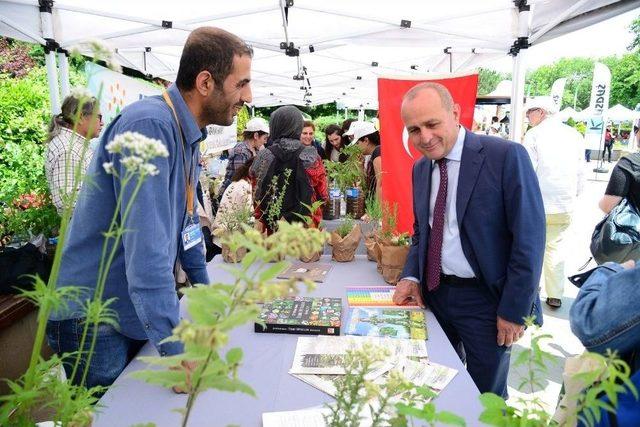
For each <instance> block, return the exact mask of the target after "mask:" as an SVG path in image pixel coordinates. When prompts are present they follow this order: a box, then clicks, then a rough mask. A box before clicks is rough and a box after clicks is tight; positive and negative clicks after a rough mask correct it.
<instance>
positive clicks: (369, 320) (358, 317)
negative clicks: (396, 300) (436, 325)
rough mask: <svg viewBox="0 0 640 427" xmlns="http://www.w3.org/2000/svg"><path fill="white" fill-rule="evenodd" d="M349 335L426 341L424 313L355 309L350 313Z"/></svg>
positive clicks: (388, 309)
mask: <svg viewBox="0 0 640 427" xmlns="http://www.w3.org/2000/svg"><path fill="white" fill-rule="evenodd" d="M346 334H347V335H359V336H368V337H390V338H405V339H420V340H426V339H427V337H428V334H427V322H426V318H425V316H424V311H421V310H406V309H398V308H366V307H355V308H352V309H351V311H350V316H349V322H348V323H347V327H346Z"/></svg>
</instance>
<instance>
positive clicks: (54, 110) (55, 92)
mask: <svg viewBox="0 0 640 427" xmlns="http://www.w3.org/2000/svg"><path fill="white" fill-rule="evenodd" d="M55 55H56V54H55V53H54V52H53V51H49V52H48V53H46V54H45V57H44V59H45V62H46V64H47V80H48V81H49V101H50V102H51V114H54V115H55V114H59V113H60V111H61V110H60V88H59V87H58V69H57V67H56V56H55Z"/></svg>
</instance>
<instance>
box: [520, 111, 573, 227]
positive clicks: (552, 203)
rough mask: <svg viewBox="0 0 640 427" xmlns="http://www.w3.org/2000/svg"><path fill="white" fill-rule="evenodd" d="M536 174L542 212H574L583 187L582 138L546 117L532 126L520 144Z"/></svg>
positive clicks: (570, 128) (556, 120)
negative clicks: (527, 154)
mask: <svg viewBox="0 0 640 427" xmlns="http://www.w3.org/2000/svg"><path fill="white" fill-rule="evenodd" d="M522 145H524V147H525V148H526V149H527V152H528V153H529V157H530V158H531V163H532V164H533V169H534V170H535V171H536V175H538V182H539V183H540V192H541V193H542V201H543V202H544V210H545V213H546V214H547V215H548V214H557V213H568V212H573V209H574V207H575V204H576V199H577V196H578V195H579V194H580V193H581V192H582V188H583V187H584V178H585V177H584V166H583V164H584V163H583V162H584V147H585V143H584V138H583V137H582V135H580V133H579V132H578V131H577V130H575V129H573V128H572V127H570V126H567V125H565V124H564V123H562V122H561V121H560V120H558V119H556V118H554V117H549V118H546V119H544V120H543V121H542V122H540V123H539V124H538V125H537V126H535V127H533V128H532V129H531V130H529V131H528V132H527V134H526V135H525V136H524V142H523V143H522Z"/></svg>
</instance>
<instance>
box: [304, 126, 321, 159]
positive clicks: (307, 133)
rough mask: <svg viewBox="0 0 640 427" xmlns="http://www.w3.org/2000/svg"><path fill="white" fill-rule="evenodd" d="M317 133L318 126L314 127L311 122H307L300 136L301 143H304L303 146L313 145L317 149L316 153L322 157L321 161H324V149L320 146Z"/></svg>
mask: <svg viewBox="0 0 640 427" xmlns="http://www.w3.org/2000/svg"><path fill="white" fill-rule="evenodd" d="M315 132H316V125H314V124H313V122H312V121H310V120H305V121H304V126H303V127H302V133H301V134H300V142H301V143H302V145H306V146H311V145H312V146H313V147H315V149H316V151H317V152H318V156H320V158H321V159H324V156H325V153H324V148H323V147H322V145H320V142H318V141H317V140H316V139H315Z"/></svg>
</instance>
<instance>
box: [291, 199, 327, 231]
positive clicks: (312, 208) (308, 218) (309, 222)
mask: <svg viewBox="0 0 640 427" xmlns="http://www.w3.org/2000/svg"><path fill="white" fill-rule="evenodd" d="M301 203H302V206H304V208H305V209H306V210H307V212H308V215H300V214H299V213H297V212H295V213H294V215H295V216H297V217H298V218H300V219H301V220H302V222H303V223H304V224H305V225H306V226H307V227H312V226H313V214H314V213H315V212H316V211H317V210H318V209H320V207H321V206H322V205H323V204H324V201H322V200H316V201H315V202H313V203H311V205H308V204H306V203H304V202H301Z"/></svg>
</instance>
